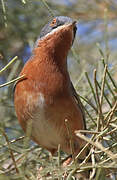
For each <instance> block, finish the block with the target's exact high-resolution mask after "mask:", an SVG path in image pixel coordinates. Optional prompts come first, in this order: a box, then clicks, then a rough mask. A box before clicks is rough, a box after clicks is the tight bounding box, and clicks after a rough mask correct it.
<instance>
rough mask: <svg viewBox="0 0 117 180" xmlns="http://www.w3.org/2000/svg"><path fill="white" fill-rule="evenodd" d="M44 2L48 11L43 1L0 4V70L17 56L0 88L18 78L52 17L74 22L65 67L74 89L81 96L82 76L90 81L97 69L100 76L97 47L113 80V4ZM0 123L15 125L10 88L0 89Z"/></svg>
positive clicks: (116, 10)
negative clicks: (87, 77)
mask: <svg viewBox="0 0 117 180" xmlns="http://www.w3.org/2000/svg"><path fill="white" fill-rule="evenodd" d="M47 2H48V6H49V8H50V9H49V10H48V7H47V6H46V4H45V1H41V0H40V1H39V0H30V1H23V0H19V1H15V0H10V1H4V0H2V1H1V2H0V12H1V13H0V68H2V67H4V66H5V65H6V64H7V63H8V62H9V61H10V60H11V59H12V58H13V57H15V56H16V55H17V56H18V60H17V61H16V62H15V63H14V64H13V65H11V66H10V67H9V68H8V70H7V71H5V72H4V73H3V74H2V75H1V76H0V84H2V83H5V82H8V81H10V80H11V79H13V78H15V77H17V76H18V74H19V72H20V70H21V68H22V66H23V65H24V63H25V62H26V61H27V60H28V58H29V57H30V56H31V53H32V49H33V46H34V43H35V41H36V39H37V38H38V36H39V33H40V30H41V28H42V27H43V26H44V25H45V24H46V23H47V22H48V21H49V20H50V19H51V18H52V15H55V16H57V15H64V16H70V17H72V18H74V19H76V20H77V21H78V30H77V36H76V40H75V42H74V46H73V48H72V51H71V52H70V53H69V57H68V67H69V72H70V76H71V79H72V80H73V82H74V85H75V86H76V87H77V89H78V90H81V91H82V95H84V94H85V92H86V91H85V90H86V87H85V86H84V85H83V84H84V80H83V77H84V72H85V71H87V72H88V73H89V75H90V77H92V74H93V70H94V68H97V69H98V70H99V71H100V74H101V73H102V72H101V70H102V69H101V65H100V64H101V63H100V53H99V50H98V48H97V45H96V44H97V43H99V44H100V47H101V49H102V50H103V52H104V55H105V57H106V59H107V63H108V66H109V68H110V69H112V71H113V76H115V78H117V77H116V76H117V75H116V69H117V50H116V49H117V30H116V29H117V1H116V0H104V1H101V0H90V1H87V0H59V1H52V0H48V1H47ZM113 67H114V68H113ZM81 75H82V76H81ZM99 78H100V77H99ZM79 79H80V82H79ZM82 85H83V86H82ZM13 119H15V121H13ZM0 122H1V123H5V125H6V126H8V127H9V128H10V129H11V128H14V125H15V124H17V120H16V117H15V114H14V107H13V86H12V85H10V86H7V87H4V88H1V89H0ZM12 122H13V124H12ZM17 127H18V126H17ZM15 128H16V127H15Z"/></svg>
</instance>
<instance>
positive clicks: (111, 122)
mask: <svg viewBox="0 0 117 180" xmlns="http://www.w3.org/2000/svg"><path fill="white" fill-rule="evenodd" d="M1 2H2V6H1V7H0V8H1V9H0V10H1V11H2V12H3V14H2V16H1V17H0V18H1V19H0V26H1V32H0V42H1V46H0V54H1V57H2V56H3V57H2V66H4V67H3V68H1V69H0V75H2V76H3V77H4V78H5V80H6V82H7V83H5V84H1V85H0V88H1V89H0V113H1V114H0V180H2V179H5V180H7V179H18V180H20V179H21V180H24V179H31V180H33V179H37V177H38V176H42V177H43V179H44V178H45V179H49V178H50V179H62V178H63V179H67V180H71V179H74V177H76V178H78V177H77V175H78V173H81V172H87V171H88V170H89V169H91V174H90V179H91V178H92V179H93V175H94V173H95V172H96V171H97V172H96V176H95V179H96V180H98V179H100V180H106V179H112V178H111V177H112V176H114V177H115V179H116V178H117V174H116V172H117V85H116V82H115V79H114V74H115V73H116V67H117V62H116V54H115V52H113V51H112V52H110V50H109V45H108V12H107V11H106V10H105V11H104V9H103V12H104V13H103V17H102V18H104V33H105V35H104V36H103V38H102V39H101V41H100V40H99V41H98V40H97V39H95V41H94V43H95V42H102V41H103V42H104V44H105V49H104V50H103V49H102V47H101V46H100V44H97V46H96V45H94V43H93V42H92V43H90V44H88V43H87V44H85V43H84V44H83V43H82V42H80V43H79V45H77V42H76V43H75V45H74V48H73V49H72V52H71V53H70V55H69V59H70V58H71V57H72V59H73V60H72V61H71V66H70V73H71V77H72V79H73V81H74V85H75V88H76V90H77V91H78V94H80V96H81V99H82V102H83V104H84V107H85V111H86V122H87V127H88V129H87V130H85V131H78V132H77V136H79V137H80V138H82V139H85V141H86V142H87V144H86V146H85V147H84V148H83V150H85V148H86V147H87V146H88V147H90V152H89V154H88V155H87V157H84V161H83V162H82V163H78V164H77V165H76V163H75V162H74V161H73V162H72V163H71V164H70V165H69V166H67V167H63V166H62V161H63V159H64V158H66V154H64V153H62V152H60V147H58V154H57V155H56V156H54V157H51V156H50V154H49V153H48V152H47V151H46V150H44V149H42V148H40V147H39V146H37V145H35V144H31V145H30V142H29V137H30V129H31V128H30V126H29V129H28V131H27V134H26V136H25V137H24V136H22V135H24V134H23V132H22V130H21V128H20V126H19V124H18V122H17V121H16V115H15V112H14V107H13V99H12V96H13V92H12V88H11V87H12V84H13V83H14V82H15V81H17V80H18V79H16V78H15V77H17V72H18V71H19V69H20V68H21V66H22V64H23V63H21V60H19V59H17V57H15V55H18V57H19V55H20V54H21V53H22V49H23V47H24V46H25V44H29V45H30V46H32V45H33V42H34V40H35V39H36V38H37V36H38V35H39V31H40V28H41V27H42V26H43V25H44V24H45V23H46V22H47V21H48V18H47V16H48V9H49V12H50V16H52V14H53V12H54V13H55V14H59V13H60V12H62V14H63V15H67V16H73V17H77V16H78V14H79V12H77V8H78V7H79V11H82V6H80V3H81V5H82V2H80V1H79V5H78V3H77V2H76V3H75V1H74V3H73V4H72V5H71V6H67V5H66V6H65V5H61V4H56V3H54V2H51V1H49V3H48V5H49V6H48V5H47V4H46V2H45V1H31V0H30V1H23V0H22V1H14V0H10V1H7V2H5V1H3V0H2V1H1ZM83 2H84V1H83ZM84 4H85V3H84ZM95 5H96V1H95ZM98 5H99V4H98V3H97V6H96V9H95V11H96V12H98V10H99V9H98V8H99V6H98ZM101 5H102V4H101V3H100V6H101ZM105 5H106V4H105ZM107 5H109V2H108V3H107ZM84 6H85V8H84V9H83V11H82V12H84V15H85V16H83V17H85V18H84V19H85V23H86V20H87V19H88V17H87V14H86V13H87V12H89V14H90V15H91V12H92V14H93V13H94V8H93V7H94V6H93V5H92V6H91V9H92V11H91V9H90V8H89V3H87V4H85V5H84ZM73 7H74V9H73ZM108 7H109V11H110V12H111V8H110V6H108ZM51 9H54V10H52V11H51ZM55 9H57V10H56V11H55ZM71 9H72V11H71ZM73 10H74V11H73ZM89 10H90V11H89ZM95 14H96V13H95ZM99 16H100V15H99ZM81 18H82V16H81ZM92 18H93V19H94V17H92ZM95 18H96V16H95ZM100 18H101V17H100ZM97 19H98V18H97ZM90 21H91V17H90ZM6 26H7V27H6ZM93 28H94V29H95V26H94V27H92V29H93ZM92 29H91V30H90V31H93V30H92ZM83 46H84V47H83ZM89 50H90V55H89ZM83 51H84V53H83ZM9 57H10V59H12V57H14V58H13V59H12V60H11V61H10V63H8V62H9ZM110 57H112V58H110ZM113 59H115V61H114V60H113ZM75 60H76V61H75ZM88 60H89V61H88ZM69 61H70V60H69ZM109 63H111V65H112V67H111V68H110V67H109ZM5 65H6V66H5ZM72 65H73V66H72ZM93 69H94V70H93ZM81 71H82V72H81ZM73 72H75V73H73ZM19 78H23V77H19ZM84 133H86V134H88V135H89V134H91V135H92V136H91V137H90V138H87V137H85V136H84V135H83V134H84ZM83 150H82V151H83ZM78 156H79V154H78ZM78 156H77V157H78ZM89 158H91V159H92V161H91V163H89V162H88V159H89ZM41 167H43V169H42V170H40V168H41Z"/></svg>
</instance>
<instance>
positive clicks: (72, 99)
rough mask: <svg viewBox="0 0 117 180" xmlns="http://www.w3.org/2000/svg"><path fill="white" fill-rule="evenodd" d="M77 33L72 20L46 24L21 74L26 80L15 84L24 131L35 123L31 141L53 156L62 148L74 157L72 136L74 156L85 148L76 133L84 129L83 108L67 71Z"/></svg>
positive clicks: (62, 17)
mask: <svg viewBox="0 0 117 180" xmlns="http://www.w3.org/2000/svg"><path fill="white" fill-rule="evenodd" d="M76 30H77V28H76V21H74V20H72V19H71V18H69V17H64V16H58V17H55V18H54V19H53V20H52V21H50V22H49V23H48V24H46V25H45V26H44V28H43V29H42V31H41V33H40V37H39V39H38V40H37V42H36V45H35V47H34V50H33V55H32V57H31V58H30V59H29V60H28V61H27V63H26V64H25V65H24V68H23V69H22V71H21V73H20V75H25V79H23V80H20V81H18V82H17V83H16V87H15V92H14V103H15V110H16V114H17V117H18V120H19V122H20V124H21V126H22V128H23V130H24V131H26V128H27V124H28V122H29V121H32V131H31V138H32V139H33V140H34V141H35V142H36V143H37V144H39V145H41V146H42V147H44V148H46V149H47V150H49V151H50V152H51V153H52V154H53V153H54V152H56V151H57V149H58V145H59V144H60V147H61V149H62V150H63V151H64V152H66V153H68V154H71V148H70V136H71V137H72V143H73V148H74V152H75V154H76V153H78V152H79V150H80V148H81V147H82V146H83V141H82V140H81V139H79V138H78V137H76V135H75V133H74V131H75V130H79V129H85V121H84V111H83V106H82V104H81V101H80V99H79V97H78V95H77V94H76V92H75V89H74V87H73V85H72V83H71V81H70V77H69V73H68V70H67V55H68V52H69V50H70V48H71V46H72V44H73V41H74V38H75V34H76ZM65 120H67V125H68V126H69V132H70V135H69V132H68V128H67V127H66V123H65Z"/></svg>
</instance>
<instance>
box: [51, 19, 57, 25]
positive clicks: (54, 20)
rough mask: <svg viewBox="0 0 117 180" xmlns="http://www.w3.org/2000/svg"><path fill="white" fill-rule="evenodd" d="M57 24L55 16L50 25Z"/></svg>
mask: <svg viewBox="0 0 117 180" xmlns="http://www.w3.org/2000/svg"><path fill="white" fill-rule="evenodd" d="M55 24H56V18H54V19H53V20H52V22H51V24H50V26H54V25H55Z"/></svg>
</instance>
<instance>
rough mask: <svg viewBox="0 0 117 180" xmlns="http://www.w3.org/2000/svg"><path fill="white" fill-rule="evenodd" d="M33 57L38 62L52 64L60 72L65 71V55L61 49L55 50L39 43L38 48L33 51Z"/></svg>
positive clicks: (66, 52) (65, 52)
mask: <svg viewBox="0 0 117 180" xmlns="http://www.w3.org/2000/svg"><path fill="white" fill-rule="evenodd" d="M33 53H34V56H36V59H37V60H38V61H39V62H45V63H47V64H53V65H54V66H56V67H57V68H59V70H60V71H62V72H66V71H67V54H68V51H65V50H64V49H62V48H61V47H60V48H59V49H56V48H54V47H52V46H50V45H49V44H47V43H39V46H38V47H36V48H35V49H34V52H33Z"/></svg>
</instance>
